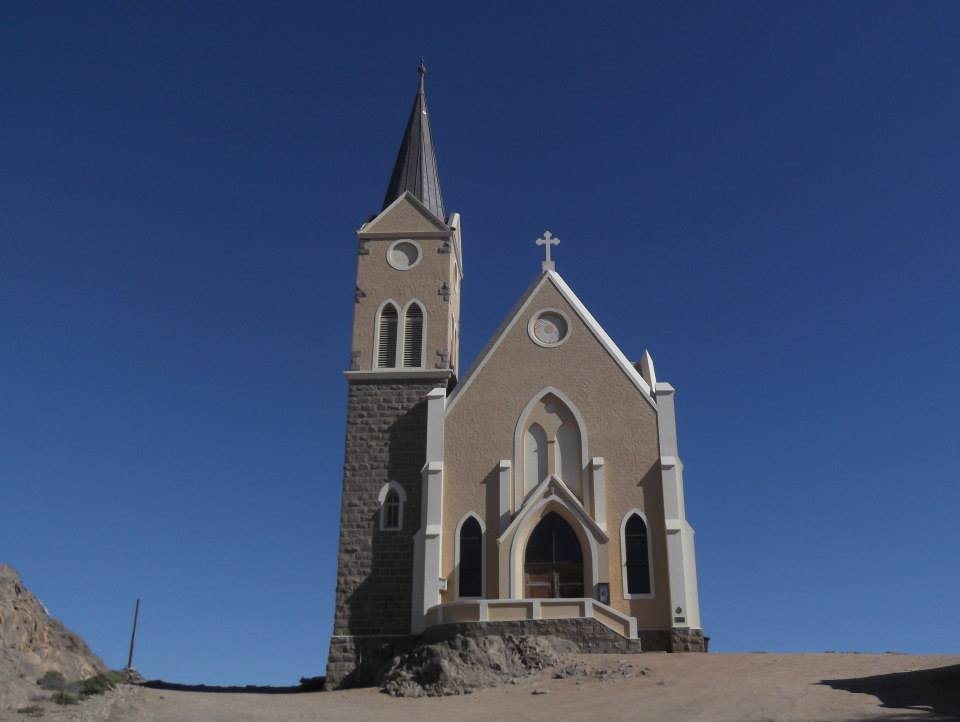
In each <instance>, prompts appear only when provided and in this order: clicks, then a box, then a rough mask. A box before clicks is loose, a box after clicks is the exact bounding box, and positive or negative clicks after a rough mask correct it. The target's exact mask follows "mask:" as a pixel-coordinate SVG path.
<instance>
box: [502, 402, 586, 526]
mask: <svg viewBox="0 0 960 722" xmlns="http://www.w3.org/2000/svg"><path fill="white" fill-rule="evenodd" d="M550 394H553V395H554V396H556V397H557V398H558V399H560V401H562V402H563V403H564V404H565V405H566V407H567V408H568V409H569V410H570V413H571V414H572V415H573V418H574V420H575V421H576V422H577V426H578V427H579V431H580V488H581V489H583V490H584V498H585V499H584V500H586V497H587V493H586V487H587V474H586V471H587V464H588V463H589V459H590V456H589V454H588V453H587V451H588V449H589V444H588V442H587V424H586V422H585V421H584V419H583V414H581V413H580V409H578V408H577V405H576V404H575V403H573V401H571V400H570V397H569V396H567V395H566V394H565V393H563V392H562V391H561V390H560V389H558V388H555V387H553V386H547V387H546V388H543V389H541V390H540V391H538V392H537V393H535V394H534V395H533V398H532V399H530V400H529V401H528V402H527V405H526V406H524V407H523V411H521V412H520V416H519V417H517V423H516V426H514V429H513V468H514V469H515V470H517V472H516V473H515V474H514V475H513V509H514V511H515V512H516V511H519V510H520V509H521V508H522V507H523V504H524V499H525V497H526V498H528V497H530V496H531V495H532V494H533V490H531V491H530V492H529V493H525V491H524V488H523V485H524V481H525V478H526V469H525V468H523V465H522V464H521V461H522V460H523V435H524V434H525V433H526V431H527V419H528V418H529V417H530V412H531V411H533V407H534V406H536V405H537V404H538V403H539V402H540V401H542V400H543V398H544V397H545V396H548V395H550ZM548 446H549V444H548ZM520 470H522V471H523V473H520ZM534 488H536V487H534Z"/></svg>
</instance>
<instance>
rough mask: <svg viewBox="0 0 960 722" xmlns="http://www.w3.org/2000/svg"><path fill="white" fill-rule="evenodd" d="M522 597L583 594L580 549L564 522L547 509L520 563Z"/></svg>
mask: <svg viewBox="0 0 960 722" xmlns="http://www.w3.org/2000/svg"><path fill="white" fill-rule="evenodd" d="M523 579H524V596H525V597H527V598H533V599H546V598H550V597H582V596H583V550H582V549H581V548H580V540H579V539H577V535H576V532H574V531H573V528H572V527H571V526H570V524H568V523H567V521H566V520H565V519H564V518H563V517H562V516H560V515H559V514H557V513H556V512H550V513H549V514H547V515H546V516H545V517H543V519H541V520H540V523H539V524H537V526H536V528H535V529H534V530H533V533H532V534H530V539H529V540H528V541H527V549H526V552H525V554H524V563H523Z"/></svg>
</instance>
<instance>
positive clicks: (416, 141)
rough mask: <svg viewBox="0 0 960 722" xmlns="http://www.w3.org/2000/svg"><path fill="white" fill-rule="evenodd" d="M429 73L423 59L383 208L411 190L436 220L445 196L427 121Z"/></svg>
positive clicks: (440, 213) (441, 216)
mask: <svg viewBox="0 0 960 722" xmlns="http://www.w3.org/2000/svg"><path fill="white" fill-rule="evenodd" d="M426 72H427V66H426V64H425V63H424V62H423V58H421V59H420V65H419V66H418V68H417V73H418V74H419V76H420V79H419V83H418V84H417V93H416V95H414V96H413V107H412V108H411V109H410V117H409V119H408V120H407V127H406V129H405V130H404V132H403V141H402V142H401V143H400V151H399V152H398V153H397V160H396V162H395V163H394V166H393V174H392V175H391V176H390V184H389V185H388V186H387V194H386V196H385V197H384V200H383V207H384V208H386V207H387V206H388V205H390V204H391V203H393V202H394V201H395V200H396V199H397V198H399V197H400V196H402V195H403V194H404V193H405V192H407V191H409V192H410V193H412V194H413V195H414V196H415V197H416V198H417V200H419V201H420V202H421V203H423V205H425V206H426V207H427V208H428V209H429V210H430V212H432V213H433V214H434V215H435V216H436V217H437V218H439V219H440V220H443V219H444V214H443V196H442V194H441V193H440V179H439V177H438V173H437V158H436V155H435V154H434V152H433V139H432V138H431V137H430V122H429V120H428V118H427V93H426V91H425V90H424V89H423V76H424V75H425V74H426Z"/></svg>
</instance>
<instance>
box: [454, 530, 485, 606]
mask: <svg viewBox="0 0 960 722" xmlns="http://www.w3.org/2000/svg"><path fill="white" fill-rule="evenodd" d="M467 519H476V520H477V523H478V524H480V596H479V597H461V596H460V530H461V529H463V525H464V524H465V523H466V521H467ZM453 595H454V598H455V599H485V598H486V596H487V525H486V524H484V523H483V519H481V518H480V515H479V514H477V513H476V512H473V511H468V512H467V513H466V514H464V515H463V516H462V517H460V521H458V522H457V528H456V530H455V531H454V537H453Z"/></svg>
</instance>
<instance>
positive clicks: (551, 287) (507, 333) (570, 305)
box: [447, 271, 656, 413]
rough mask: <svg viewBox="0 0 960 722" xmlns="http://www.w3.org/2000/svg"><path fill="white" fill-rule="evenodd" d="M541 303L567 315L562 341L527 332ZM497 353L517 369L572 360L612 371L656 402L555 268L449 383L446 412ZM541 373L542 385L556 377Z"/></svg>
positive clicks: (584, 367) (592, 369)
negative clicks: (553, 342)
mask: <svg viewBox="0 0 960 722" xmlns="http://www.w3.org/2000/svg"><path fill="white" fill-rule="evenodd" d="M541 309H543V310H548V309H555V310H556V311H558V312H560V314H561V315H562V316H566V317H567V318H568V320H569V322H570V328H569V338H568V339H567V340H566V341H564V342H563V343H562V344H560V345H558V346H555V347H547V346H544V345H543V344H541V343H539V342H537V341H535V340H534V339H533V338H531V337H530V329H529V325H530V323H531V320H532V319H533V318H534V315H535V314H537V313H538V312H539V311H540V310H541ZM498 354H507V355H509V356H510V362H509V365H510V366H512V367H513V368H515V369H517V371H518V373H519V371H520V370H521V369H523V368H525V367H526V366H528V365H535V366H538V367H540V368H543V369H544V371H545V372H546V371H547V369H549V368H550V367H551V366H555V367H557V370H558V371H560V369H562V368H563V367H569V366H574V367H576V368H577V369H579V370H580V371H581V372H582V373H587V374H601V375H604V376H607V375H610V374H615V375H616V376H618V377H619V380H620V381H621V382H622V381H626V382H628V384H629V386H632V387H633V389H634V390H635V391H636V392H638V393H639V395H640V396H642V397H643V398H644V399H645V400H646V401H647V402H648V403H649V404H650V406H651V407H652V408H654V409H655V408H656V404H655V402H654V400H653V394H652V392H651V389H650V386H649V384H648V383H647V382H646V381H645V380H644V378H643V377H642V376H641V375H640V373H639V372H638V371H637V370H636V368H634V366H633V364H631V363H630V361H629V360H628V359H627V357H626V356H625V355H624V354H623V352H622V351H621V350H620V349H619V348H618V347H617V345H616V344H615V343H614V342H613V339H611V338H610V336H609V335H608V334H607V333H606V331H604V330H603V328H602V327H601V326H600V324H599V323H597V321H596V319H595V318H594V317H593V315H592V314H591V313H590V312H589V311H588V310H587V308H586V306H584V305H583V303H582V302H581V301H580V299H579V298H577V296H576V294H574V292H573V291H572V290H571V289H570V287H569V286H567V284H566V283H565V282H564V281H563V279H562V278H561V277H560V276H559V274H557V273H556V272H555V271H548V272H546V273H544V274H543V275H542V276H541V277H540V278H539V279H537V281H535V282H534V283H533V284H532V285H531V286H530V287H529V288H528V289H527V291H526V292H525V293H524V295H523V296H521V298H520V300H519V301H518V302H517V304H516V306H514V308H513V310H512V311H511V312H510V314H508V316H507V318H506V319H504V321H503V323H501V324H500V326H499V328H498V329H497V331H496V332H495V333H494V335H493V337H492V338H491V339H490V341H489V342H488V343H487V345H486V346H485V347H484V348H483V350H482V351H481V352H480V354H479V355H478V357H477V359H476V360H475V361H474V363H473V364H472V365H471V366H470V369H469V370H468V371H467V373H466V375H465V376H464V378H463V380H462V381H461V382H460V383H459V384H458V385H457V387H456V388H455V389H454V392H453V394H452V395H451V397H450V399H449V400H448V402H447V411H448V413H449V412H450V411H452V410H453V408H454V407H455V406H456V405H457V403H458V402H459V401H460V399H461V398H463V397H465V396H468V395H469V392H470V388H471V386H472V385H473V384H474V383H475V382H476V380H477V379H478V378H479V377H481V376H482V375H483V374H484V373H485V371H487V367H488V366H489V365H490V363H491V361H492V359H494V357H495V356H497V355H498ZM495 365H497V366H499V365H500V364H495ZM561 375H563V376H565V375H567V374H561ZM542 378H543V381H544V382H543V384H541V386H544V385H547V384H550V383H555V382H554V381H553V380H552V379H551V378H550V377H549V375H544V376H543V377H542Z"/></svg>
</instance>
